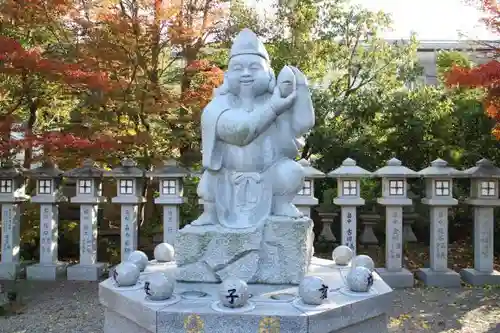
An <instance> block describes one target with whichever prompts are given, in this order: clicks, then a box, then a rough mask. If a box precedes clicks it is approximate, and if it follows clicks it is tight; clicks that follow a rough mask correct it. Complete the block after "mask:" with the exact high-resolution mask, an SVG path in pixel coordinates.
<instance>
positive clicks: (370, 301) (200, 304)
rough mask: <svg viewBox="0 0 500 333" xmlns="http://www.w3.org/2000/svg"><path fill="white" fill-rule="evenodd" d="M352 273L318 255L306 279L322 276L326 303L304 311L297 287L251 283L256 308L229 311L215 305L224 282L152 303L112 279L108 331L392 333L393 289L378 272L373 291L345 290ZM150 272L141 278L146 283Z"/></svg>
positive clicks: (103, 289)
mask: <svg viewBox="0 0 500 333" xmlns="http://www.w3.org/2000/svg"><path fill="white" fill-rule="evenodd" d="M170 270H175V264H174V265H170V266H165V269H164V273H166V274H167V275H169V274H171V273H169V271H170ZM347 273H348V268H338V267H336V266H335V264H334V263H333V261H331V260H325V259H319V258H314V257H313V258H312V260H311V264H310V266H309V269H308V272H307V274H306V275H314V276H319V277H321V278H322V279H323V280H324V281H325V284H327V285H328V286H329V292H328V298H327V299H326V300H325V301H324V303H323V304H322V305H320V306H309V307H307V306H305V307H300V306H299V305H298V304H300V302H299V300H298V287H297V286H294V285H289V284H288V285H272V284H250V285H249V292H250V294H251V295H252V297H251V298H250V303H251V304H252V305H253V306H254V307H253V309H252V308H251V309H249V310H247V311H241V310H229V309H227V310H224V312H222V311H220V310H217V308H216V307H214V305H215V304H217V302H218V291H219V288H220V285H219V284H215V283H185V282H178V283H177V285H176V288H175V291H174V298H176V299H177V300H176V301H174V300H173V299H172V300H170V301H167V302H151V301H148V300H147V299H146V298H145V294H144V290H143V288H141V287H140V286H139V287H138V288H135V289H133V290H132V289H128V290H120V288H117V287H115V286H114V284H113V282H112V279H108V280H106V281H103V282H102V283H100V285H99V301H100V303H101V304H102V305H103V306H104V308H105V324H104V333H150V332H153V333H155V332H169V333H186V332H196V333H198V332H206V333H208V332H220V333H248V332H252V333H253V332H257V333H264V332H273V333H274V332H279V333H387V332H388V328H387V313H388V312H389V311H390V308H391V304H392V290H391V288H389V287H388V286H387V284H386V283H384V281H383V280H382V279H381V278H380V276H378V274H376V273H374V274H373V275H374V276H373V278H374V283H373V287H372V288H371V290H370V292H368V293H363V294H359V293H358V294H352V293H350V292H348V291H347V289H346V286H345V276H346V275H347ZM147 274H148V273H146V274H141V278H140V279H141V280H142V281H144V279H145V278H146V276H147Z"/></svg>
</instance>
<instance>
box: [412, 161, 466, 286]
mask: <svg viewBox="0 0 500 333" xmlns="http://www.w3.org/2000/svg"><path fill="white" fill-rule="evenodd" d="M419 174H420V175H421V176H422V177H424V179H425V198H423V199H422V203H423V204H424V205H429V209H430V228H431V236H430V260H429V261H430V268H421V269H420V270H419V271H418V272H417V276H418V277H419V278H420V279H421V280H423V281H424V283H425V284H426V285H428V286H435V287H459V286H460V275H459V274H458V273H456V272H455V271H453V270H451V269H449V268H448V210H449V209H450V207H451V206H455V205H457V204H458V201H457V199H454V198H453V191H452V189H453V178H456V177H460V176H461V175H462V173H461V172H459V171H458V170H456V169H454V168H452V167H450V166H448V163H447V162H446V161H444V160H442V159H439V158H438V159H436V160H434V161H432V162H431V165H430V166H429V167H427V168H425V169H423V170H421V171H419Z"/></svg>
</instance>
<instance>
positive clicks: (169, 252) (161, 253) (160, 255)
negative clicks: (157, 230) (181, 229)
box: [153, 243, 175, 262]
mask: <svg viewBox="0 0 500 333" xmlns="http://www.w3.org/2000/svg"><path fill="white" fill-rule="evenodd" d="M153 254H154V256H155V259H156V261H158V262H170V261H174V254H175V252H174V247H173V246H172V245H170V244H169V243H160V244H158V245H156V247H155V250H154V253H153Z"/></svg>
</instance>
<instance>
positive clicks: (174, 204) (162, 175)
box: [146, 160, 189, 245]
mask: <svg viewBox="0 0 500 333" xmlns="http://www.w3.org/2000/svg"><path fill="white" fill-rule="evenodd" d="M188 175H189V170H187V169H185V168H183V167H181V166H180V165H179V164H178V163H177V161H175V160H168V161H166V162H165V163H164V165H163V166H161V167H159V168H155V169H154V170H153V171H148V172H146V176H147V177H155V178H158V183H159V188H158V190H159V192H160V196H159V197H158V198H156V199H155V204H157V205H162V206H163V242H165V243H169V244H171V245H174V243H175V237H176V235H177V231H178V230H179V222H180V205H182V204H183V203H184V202H185V198H184V197H183V182H182V180H183V178H184V177H186V176H188Z"/></svg>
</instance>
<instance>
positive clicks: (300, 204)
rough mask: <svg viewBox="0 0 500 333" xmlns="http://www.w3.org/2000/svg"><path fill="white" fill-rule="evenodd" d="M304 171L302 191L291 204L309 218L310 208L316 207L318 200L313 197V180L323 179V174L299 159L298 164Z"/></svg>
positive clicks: (307, 162) (306, 161)
mask: <svg viewBox="0 0 500 333" xmlns="http://www.w3.org/2000/svg"><path fill="white" fill-rule="evenodd" d="M298 163H299V164H300V165H302V167H303V168H304V171H305V174H306V176H305V179H304V185H303V186H302V189H301V190H300V191H299V193H297V195H296V196H295V197H294V198H293V201H292V203H293V204H294V205H295V206H297V209H298V210H300V211H301V212H302V214H304V215H305V216H307V217H311V208H312V207H313V206H316V205H318V199H317V198H315V197H314V179H316V178H324V177H325V174H324V173H323V172H321V171H319V170H318V169H316V168H313V167H312V166H311V163H309V161H308V160H305V159H301V160H300V161H299V162H298Z"/></svg>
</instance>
